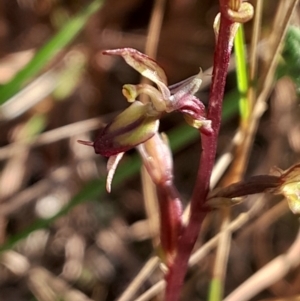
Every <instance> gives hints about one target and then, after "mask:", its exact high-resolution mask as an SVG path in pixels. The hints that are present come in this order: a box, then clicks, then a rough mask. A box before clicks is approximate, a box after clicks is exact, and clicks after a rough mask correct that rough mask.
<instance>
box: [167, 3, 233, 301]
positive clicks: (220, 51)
mask: <svg viewBox="0 0 300 301" xmlns="http://www.w3.org/2000/svg"><path fill="white" fill-rule="evenodd" d="M221 11H222V9H221ZM232 24H233V22H232V21H230V20H229V19H227V18H225V17H223V16H222V15H221V20H220V30H219V35H218V36H219V37H218V41H217V47H216V50H215V56H214V70H213V78H212V85H211V90H210V100H209V106H208V119H210V120H211V121H212V128H213V133H212V135H211V136H205V135H201V138H202V153H201V159H200V168H199V171H198V176H197V182H196V186H195V189H194V193H193V196H192V201H191V215H190V220H189V223H188V225H187V227H186V228H185V229H184V231H183V234H182V236H181V237H180V238H179V243H178V250H177V254H176V257H175V259H174V263H173V265H172V266H171V267H170V270H169V273H168V275H167V278H166V280H167V288H166V301H177V300H179V293H180V290H181V287H182V284H183V280H184V276H185V273H186V270H187V264H188V260H189V257H190V254H191V252H192V249H193V247H194V244H195V242H196V240H197V237H198V233H199V230H200V227H201V224H202V221H203V219H204V217H205V215H206V213H207V209H206V208H205V201H206V197H207V194H208V191H209V181H210V176H211V172H212V168H213V165H214V161H215V155H216V148H217V138H218V134H219V128H220V123H221V110H222V100H223V96H224V87H225V81H226V75H227V69H228V66H229V60H230V53H231V49H232V39H231V35H232V33H231V26H232Z"/></svg>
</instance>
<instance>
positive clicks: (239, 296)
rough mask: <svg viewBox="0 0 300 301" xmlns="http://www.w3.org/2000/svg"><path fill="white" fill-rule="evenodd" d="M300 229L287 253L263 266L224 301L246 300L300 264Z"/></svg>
mask: <svg viewBox="0 0 300 301" xmlns="http://www.w3.org/2000/svg"><path fill="white" fill-rule="evenodd" d="M299 253H300V231H299V232H298V235H297V237H296V239H295V241H294V243H293V244H292V246H291V247H290V248H289V250H288V251H287V253H286V254H283V255H280V256H278V257H276V258H275V259H273V260H272V261H271V262H269V263H268V264H267V265H265V266H264V267H263V268H261V269H260V270H259V271H258V272H256V273H255V274H254V275H253V276H251V277H250V278H248V279H247V280H246V281H245V282H244V283H243V284H242V285H240V286H239V287H238V288H237V289H236V290H234V291H233V292H232V293H231V294H230V295H229V296H227V297H226V298H225V299H224V301H246V300H249V299H251V298H252V297H254V296H255V295H256V294H258V293H259V292H261V291H262V290H264V289H265V288H267V287H269V286H270V285H272V284H273V283H275V282H276V281H278V280H280V279H282V278H283V277H284V276H285V275H286V274H287V273H288V272H289V271H290V270H291V269H293V268H295V267H296V266H298V265H299V264H300V256H299Z"/></svg>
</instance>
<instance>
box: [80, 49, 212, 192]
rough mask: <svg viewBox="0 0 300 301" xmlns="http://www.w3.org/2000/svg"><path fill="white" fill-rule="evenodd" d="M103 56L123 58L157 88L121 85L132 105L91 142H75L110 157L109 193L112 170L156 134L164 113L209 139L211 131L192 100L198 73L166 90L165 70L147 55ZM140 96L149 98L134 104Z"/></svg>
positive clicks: (121, 51)
mask: <svg viewBox="0 0 300 301" xmlns="http://www.w3.org/2000/svg"><path fill="white" fill-rule="evenodd" d="M103 54H107V55H119V56H121V57H123V59H124V60H125V61H126V63H127V64H128V65H130V66H131V67H133V68H134V69H135V70H136V71H138V72H139V73H140V74H141V75H143V76H144V77H146V78H148V79H150V80H151V81H152V82H154V83H155V84H156V86H157V88H155V87H153V86H151V85H149V84H139V85H129V84H126V85H124V86H123V90H122V92H123V95H124V96H125V98H126V99H127V101H128V102H129V103H131V105H130V106H129V107H128V108H127V109H125V110H124V111H123V112H122V113H120V114H119V115H118V116H117V117H116V118H115V119H114V120H112V121H111V122H110V123H109V124H107V125H106V126H105V127H104V128H103V129H101V130H100V132H99V134H98V136H97V137H96V139H95V141H94V142H91V141H82V140H79V141H78V142H79V143H81V144H84V145H88V146H93V147H94V149H95V152H96V153H97V154H100V155H102V156H106V157H109V160H108V163H107V169H108V176H107V190H108V191H110V184H111V181H112V178H113V175H114V172H115V169H116V167H117V165H118V162H119V161H120V159H121V158H122V156H123V154H124V153H125V152H126V151H128V150H129V149H131V148H133V147H136V146H138V145H140V144H142V143H144V142H145V141H147V140H148V139H150V138H151V137H153V136H154V134H155V133H158V127H159V119H160V118H161V116H162V115H163V114H164V113H170V112H173V111H179V112H181V113H183V114H184V117H185V120H186V121H187V122H188V123H189V124H190V125H191V126H193V127H195V128H197V129H199V130H200V131H202V132H203V133H205V134H208V135H209V134H210V133H211V132H212V128H211V122H210V120H207V119H206V112H205V107H204V105H203V103H202V102H201V101H200V100H199V99H198V98H197V97H196V96H194V94H195V93H196V92H197V91H198V90H199V88H200V85H201V83H202V79H201V77H202V71H201V70H200V72H199V73H198V74H197V75H195V76H192V77H190V78H188V79H187V80H185V81H183V82H181V83H178V84H175V85H173V86H171V87H170V88H169V87H168V85H167V77H166V74H165V72H164V70H163V69H162V68H161V67H160V66H159V65H158V64H157V62H156V61H154V60H153V59H151V58H150V57H148V56H147V55H145V54H143V53H141V52H139V51H137V50H135V49H132V48H120V49H114V50H106V51H104V52H103ZM141 94H146V95H147V96H148V97H147V98H146V100H143V102H142V101H139V100H137V98H138V96H139V95H141Z"/></svg>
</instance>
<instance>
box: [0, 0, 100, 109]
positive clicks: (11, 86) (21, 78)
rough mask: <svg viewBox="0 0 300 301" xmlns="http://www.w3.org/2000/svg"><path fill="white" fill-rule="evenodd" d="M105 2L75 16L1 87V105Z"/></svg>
mask: <svg viewBox="0 0 300 301" xmlns="http://www.w3.org/2000/svg"><path fill="white" fill-rule="evenodd" d="M102 4H103V0H94V1H93V2H92V3H91V4H89V5H88V6H87V7H86V8H85V9H84V10H83V11H82V12H80V13H79V14H78V15H77V16H75V17H73V18H72V19H71V20H70V21H69V22H68V23H67V24H66V25H65V26H64V27H63V28H62V29H61V30H60V31H59V32H58V33H57V34H56V35H55V36H54V37H53V38H52V39H51V40H50V41H49V42H48V43H47V44H46V45H45V46H43V47H42V48H41V49H40V50H38V52H37V53H36V54H35V56H34V57H33V58H32V60H31V61H30V62H29V63H28V64H27V65H26V66H25V67H24V68H23V69H22V70H21V71H19V72H18V73H17V74H16V76H15V77H14V78H13V79H12V80H11V81H10V82H8V83H7V84H5V85H3V86H1V87H0V105H1V104H3V103H5V102H6V101H7V100H8V99H9V98H11V97H12V96H13V95H15V94H16V93H17V92H19V91H20V89H22V88H23V87H24V85H26V84H27V83H28V82H29V80H30V79H32V78H33V77H34V76H36V75H37V74H38V73H39V72H40V71H41V69H42V68H43V67H44V66H45V65H46V64H47V63H48V62H49V61H50V60H51V59H52V58H53V57H54V56H55V55H56V54H57V53H58V52H59V51H60V50H61V49H63V48H64V47H65V46H67V45H68V44H69V43H70V42H71V41H72V40H73V39H74V38H75V37H76V35H77V34H78V33H79V32H80V31H81V30H82V29H83V28H84V26H85V24H86V22H87V21H88V19H89V17H90V16H91V15H92V14H94V13H95V12H96V11H97V10H98V9H99V8H100V7H101V6H102Z"/></svg>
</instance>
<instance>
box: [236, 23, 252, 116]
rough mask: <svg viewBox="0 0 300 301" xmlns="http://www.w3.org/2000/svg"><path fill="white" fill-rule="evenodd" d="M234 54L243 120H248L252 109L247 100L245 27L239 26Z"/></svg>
mask: <svg viewBox="0 0 300 301" xmlns="http://www.w3.org/2000/svg"><path fill="white" fill-rule="evenodd" d="M234 53H235V61H236V77H237V86H238V91H239V92H240V100H239V106H240V115H241V119H242V120H247V119H248V117H249V115H250V109H251V108H250V107H249V102H248V99H247V92H248V74H247V64H246V63H247V58H246V51H245V40H244V29H243V25H242V24H241V25H240V26H239V29H238V31H237V34H236V36H235V39H234Z"/></svg>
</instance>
